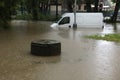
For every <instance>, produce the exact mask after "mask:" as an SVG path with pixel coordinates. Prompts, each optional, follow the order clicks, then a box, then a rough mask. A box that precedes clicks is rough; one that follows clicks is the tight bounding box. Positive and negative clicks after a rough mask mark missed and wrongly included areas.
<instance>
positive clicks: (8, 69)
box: [0, 20, 120, 80]
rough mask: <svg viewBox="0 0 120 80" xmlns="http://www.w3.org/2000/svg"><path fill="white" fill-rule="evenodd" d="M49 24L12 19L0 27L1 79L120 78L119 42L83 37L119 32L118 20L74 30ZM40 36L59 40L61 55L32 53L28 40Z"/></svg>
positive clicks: (61, 79) (116, 79) (109, 79)
mask: <svg viewBox="0 0 120 80" xmlns="http://www.w3.org/2000/svg"><path fill="white" fill-rule="evenodd" d="M50 24H51V22H43V21H38V22H32V21H22V20H21V21H12V22H11V25H12V27H11V28H10V30H6V31H2V30H1V31H0V80H120V76H119V74H120V62H119V61H120V43H117V42H110V41H105V40H93V39H88V38H85V37H84V36H86V35H92V34H108V33H120V29H119V28H120V24H119V23H117V24H116V25H112V24H105V28H104V29H77V30H73V29H68V30H66V29H65V30H64V29H63V30H54V29H52V28H50V27H49V25H50ZM113 26H116V27H115V28H114V27H113ZM40 39H53V40H58V41H60V42H61V48H62V49H61V50H62V53H61V55H60V56H51V57H40V56H33V55H31V54H30V44H31V42H32V41H34V40H40Z"/></svg>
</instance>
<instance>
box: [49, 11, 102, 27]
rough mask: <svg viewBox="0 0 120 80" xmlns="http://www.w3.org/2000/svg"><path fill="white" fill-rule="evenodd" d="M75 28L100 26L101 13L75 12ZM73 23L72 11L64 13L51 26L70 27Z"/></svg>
mask: <svg viewBox="0 0 120 80" xmlns="http://www.w3.org/2000/svg"><path fill="white" fill-rule="evenodd" d="M76 23H77V28H102V27H103V14H102V13H76ZM73 24H74V13H65V14H63V15H62V18H61V19H60V20H58V21H57V22H56V23H53V24H52V25H51V27H52V28H54V27H57V28H71V27H73Z"/></svg>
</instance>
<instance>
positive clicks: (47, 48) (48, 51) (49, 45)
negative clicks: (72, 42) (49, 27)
mask: <svg viewBox="0 0 120 80" xmlns="http://www.w3.org/2000/svg"><path fill="white" fill-rule="evenodd" d="M31 54H33V55H37V56H54V55H60V54H61V43H60V42H59V41H57V40H49V39H45V40H36V41H32V42H31Z"/></svg>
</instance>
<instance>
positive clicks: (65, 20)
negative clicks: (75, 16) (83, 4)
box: [59, 17, 70, 25]
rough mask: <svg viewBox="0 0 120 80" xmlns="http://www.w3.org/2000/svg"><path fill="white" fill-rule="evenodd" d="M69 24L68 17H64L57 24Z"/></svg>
mask: <svg viewBox="0 0 120 80" xmlns="http://www.w3.org/2000/svg"><path fill="white" fill-rule="evenodd" d="M69 22H70V17H64V18H63V19H62V20H61V21H60V22H59V25H60V24H66V23H69Z"/></svg>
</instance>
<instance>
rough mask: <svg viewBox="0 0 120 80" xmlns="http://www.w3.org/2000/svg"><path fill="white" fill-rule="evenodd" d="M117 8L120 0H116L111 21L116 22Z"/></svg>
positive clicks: (119, 5) (119, 6)
mask: <svg viewBox="0 0 120 80" xmlns="http://www.w3.org/2000/svg"><path fill="white" fill-rule="evenodd" d="M119 8H120V0H117V1H116V6H115V10H114V14H113V16H112V17H111V21H112V22H116V20H117V15H118V11H119Z"/></svg>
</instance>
